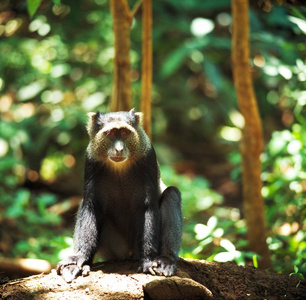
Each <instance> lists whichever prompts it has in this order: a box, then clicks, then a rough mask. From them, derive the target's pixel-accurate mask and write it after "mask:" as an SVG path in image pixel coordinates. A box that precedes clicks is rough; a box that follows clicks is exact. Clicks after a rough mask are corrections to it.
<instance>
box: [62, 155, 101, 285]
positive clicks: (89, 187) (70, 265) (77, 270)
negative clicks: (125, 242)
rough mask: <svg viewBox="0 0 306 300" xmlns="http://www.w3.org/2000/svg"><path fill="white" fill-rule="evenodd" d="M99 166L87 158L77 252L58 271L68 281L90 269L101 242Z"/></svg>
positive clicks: (76, 245)
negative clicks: (98, 192)
mask: <svg viewBox="0 0 306 300" xmlns="http://www.w3.org/2000/svg"><path fill="white" fill-rule="evenodd" d="M98 170H99V168H97V166H95V163H94V162H92V161H90V160H89V159H86V163H85V187H84V199H83V201H82V203H81V206H80V209H79V212H78V216H77V222H76V225H75V231H74V252H75V254H74V255H72V256H69V257H67V258H66V259H64V260H62V261H61V262H59V263H58V265H57V273H58V274H60V275H62V277H63V278H64V280H65V281H66V282H71V281H72V280H73V279H75V278H76V277H77V276H78V275H79V274H81V273H82V274H83V275H85V274H87V273H88V272H89V271H90V267H89V264H91V263H92V260H93V257H94V254H95V252H96V250H97V247H98V244H99V237H100V232H101V227H102V219H103V218H102V217H103V216H102V210H101V208H100V207H99V205H100V203H99V201H98V195H97V193H96V192H95V187H96V183H95V182H96V180H97V179H98V178H99V174H98Z"/></svg>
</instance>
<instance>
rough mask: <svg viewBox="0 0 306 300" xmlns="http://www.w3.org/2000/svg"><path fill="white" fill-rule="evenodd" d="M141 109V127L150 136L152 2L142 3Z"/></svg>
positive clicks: (146, 0) (148, 0)
mask: <svg viewBox="0 0 306 300" xmlns="http://www.w3.org/2000/svg"><path fill="white" fill-rule="evenodd" d="M141 78H142V81H141V111H142V112H143V114H144V119H143V128H144V130H145V131H146V133H147V135H148V136H149V137H150V138H151V92H152V2H151V0H144V1H143V4H142V75H141Z"/></svg>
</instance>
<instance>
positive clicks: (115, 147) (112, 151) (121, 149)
mask: <svg viewBox="0 0 306 300" xmlns="http://www.w3.org/2000/svg"><path fill="white" fill-rule="evenodd" d="M130 134H131V131H130V130H129V129H127V128H124V127H123V128H113V129H111V130H108V131H104V135H106V137H105V138H106V139H108V140H109V145H110V146H109V149H108V153H107V156H108V158H109V159H110V160H111V161H113V162H115V163H119V162H124V161H125V160H127V159H128V157H129V149H128V147H127V145H126V140H127V139H128V138H129V136H130Z"/></svg>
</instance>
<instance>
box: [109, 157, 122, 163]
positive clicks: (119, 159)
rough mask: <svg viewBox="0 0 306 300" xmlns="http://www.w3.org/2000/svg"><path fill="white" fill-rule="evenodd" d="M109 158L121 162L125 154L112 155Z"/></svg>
mask: <svg viewBox="0 0 306 300" xmlns="http://www.w3.org/2000/svg"><path fill="white" fill-rule="evenodd" d="M110 159H111V160H112V161H114V162H122V161H124V160H126V157H125V156H112V157H110Z"/></svg>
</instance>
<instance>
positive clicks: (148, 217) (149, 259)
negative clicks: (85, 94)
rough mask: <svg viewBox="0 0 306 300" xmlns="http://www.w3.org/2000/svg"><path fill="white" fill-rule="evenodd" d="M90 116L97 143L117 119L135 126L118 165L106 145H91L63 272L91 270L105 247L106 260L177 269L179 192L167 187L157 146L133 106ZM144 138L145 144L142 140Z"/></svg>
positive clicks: (154, 270) (68, 275) (165, 271)
mask: <svg viewBox="0 0 306 300" xmlns="http://www.w3.org/2000/svg"><path fill="white" fill-rule="evenodd" d="M91 118H92V121H91V122H89V125H88V132H89V135H90V137H91V143H97V140H95V139H97V138H98V140H99V141H102V140H101V139H104V138H105V136H106V135H107V133H105V134H104V135H101V137H99V136H98V133H99V131H100V130H101V129H103V128H104V127H105V126H106V125H107V124H110V123H111V122H114V121H115V122H116V121H118V120H120V122H123V123H126V124H128V125H130V126H132V127H133V128H135V129H136V131H135V132H133V133H131V134H130V135H131V136H130V137H128V138H127V139H126V141H125V145H126V147H127V149H128V151H129V157H128V158H127V162H126V163H124V162H123V163H122V164H123V165H122V167H120V169H119V170H117V169H116V168H113V167H112V164H115V165H116V163H114V162H112V163H110V162H108V160H107V158H106V157H105V155H106V154H105V153H107V152H105V153H104V154H103V153H100V152H101V151H106V150H105V149H104V150H101V149H103V148H100V147H93V146H96V145H92V146H91V147H90V146H89V147H88V150H87V156H86V163H85V187H84V200H83V201H82V203H81V206H80V209H79V212H78V217H77V222H76V226H75V233H74V248H75V255H74V256H70V257H68V258H67V259H65V260H63V261H61V262H60V263H59V264H58V267H57V270H58V274H61V275H62V276H63V278H64V279H65V280H66V281H67V282H71V281H72V280H73V279H74V278H75V277H77V276H78V275H79V274H80V273H82V272H83V273H86V274H87V273H88V271H89V267H88V265H90V264H91V263H92V261H93V257H94V255H95V253H96V251H97V250H98V249H100V250H101V254H102V256H103V257H104V259H106V260H109V259H120V260H123V259H128V258H132V259H137V260H139V263H140V266H139V270H138V271H140V272H145V273H151V274H158V275H165V276H171V275H173V274H174V273H175V271H176V263H177V259H178V252H179V249H180V243H181V234H182V212H181V196H180V192H179V191H178V189H177V188H175V187H168V188H166V189H165V190H164V191H163V190H162V187H161V184H160V175H159V166H158V163H157V160H156V155H155V151H154V149H153V147H152V145H151V143H150V142H149V139H148V138H147V136H146V135H145V137H144V131H143V129H142V127H141V125H140V124H139V123H140V121H139V115H137V114H135V113H134V111H133V110H132V111H130V112H118V113H109V114H100V113H97V114H96V115H92V116H91ZM118 122H119V121H118ZM137 137H140V139H137ZM144 139H145V141H144ZM139 140H140V141H141V142H143V144H142V145H138V143H139V142H138V141H139ZM102 143H107V142H106V140H103V141H102ZM108 147H112V144H111V143H110V144H109V145H108ZM95 151H96V152H99V153H94V152H95ZM138 152H139V153H138ZM140 152H141V153H140Z"/></svg>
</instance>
